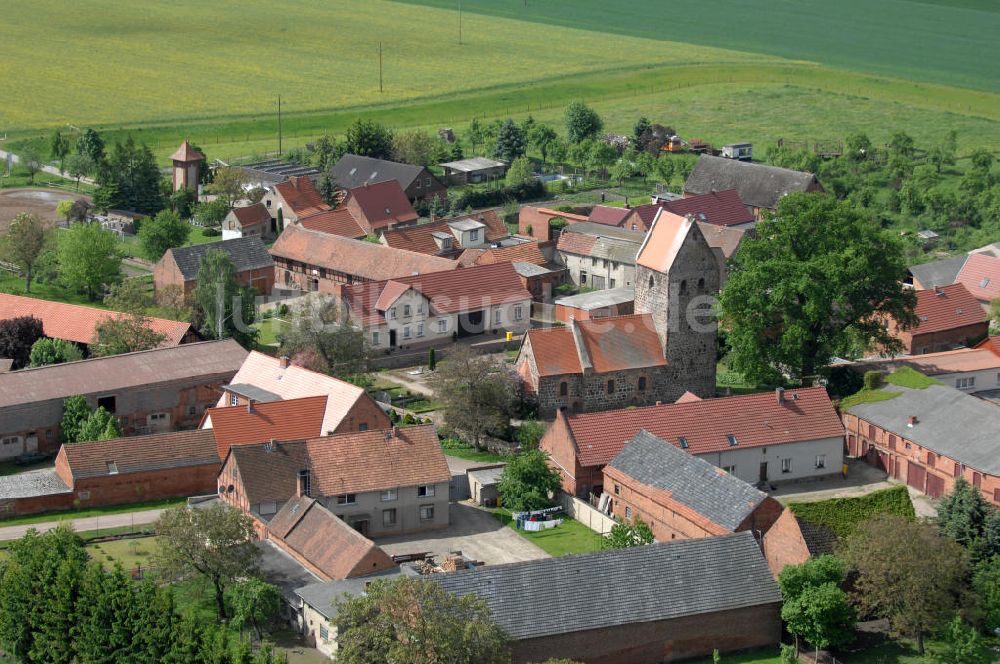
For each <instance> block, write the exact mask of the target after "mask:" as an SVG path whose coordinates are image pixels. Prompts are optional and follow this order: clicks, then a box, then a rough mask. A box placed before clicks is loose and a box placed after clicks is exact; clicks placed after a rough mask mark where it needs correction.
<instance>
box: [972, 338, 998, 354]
mask: <svg viewBox="0 0 1000 664" xmlns="http://www.w3.org/2000/svg"><path fill="white" fill-rule="evenodd" d="M976 348H985V349H987V350H989V351H990V352H992V353H993V354H995V355H998V356H1000V334H991V335H990V336H988V337H986V338H985V339H983V340H982V341H980V342H979V343H978V344H976Z"/></svg>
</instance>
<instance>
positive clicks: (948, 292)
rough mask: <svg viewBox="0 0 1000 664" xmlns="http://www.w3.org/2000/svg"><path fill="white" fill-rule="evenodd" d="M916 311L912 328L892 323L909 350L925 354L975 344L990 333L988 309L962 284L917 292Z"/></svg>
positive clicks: (892, 329)
mask: <svg viewBox="0 0 1000 664" xmlns="http://www.w3.org/2000/svg"><path fill="white" fill-rule="evenodd" d="M914 313H915V314H916V316H917V319H918V322H917V325H916V327H913V328H911V329H909V330H902V329H899V328H898V326H897V325H896V324H895V321H890V322H889V331H890V333H891V334H892V335H893V336H894V337H896V338H897V339H899V340H900V342H902V344H903V351H904V352H906V353H914V354H918V355H923V354H924V353H932V352H936V351H941V350H950V349H953V348H956V347H958V346H968V345H972V344H975V343H978V342H979V341H980V340H981V339H984V338H986V335H987V334H988V332H989V320H988V319H987V316H986V312H985V311H983V308H982V307H981V306H979V302H977V301H976V299H975V298H974V297H973V296H972V295H971V294H970V293H969V291H968V290H967V289H966V288H965V286H963V285H962V284H960V283H956V284H951V285H950V286H940V287H936V288H933V289H931V290H924V291H917V306H916V307H915V309H914Z"/></svg>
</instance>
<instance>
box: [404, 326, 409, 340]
mask: <svg viewBox="0 0 1000 664" xmlns="http://www.w3.org/2000/svg"><path fill="white" fill-rule="evenodd" d="M403 338H404V339H409V338H410V326H409V325H407V326H405V327H404V328H403Z"/></svg>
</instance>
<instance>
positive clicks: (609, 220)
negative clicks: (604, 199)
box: [587, 205, 653, 230]
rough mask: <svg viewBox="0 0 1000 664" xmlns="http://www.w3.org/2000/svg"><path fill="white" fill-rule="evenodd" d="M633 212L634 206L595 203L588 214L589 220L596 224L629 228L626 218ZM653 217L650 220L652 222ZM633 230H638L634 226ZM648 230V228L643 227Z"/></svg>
mask: <svg viewBox="0 0 1000 664" xmlns="http://www.w3.org/2000/svg"><path fill="white" fill-rule="evenodd" d="M632 212H633V210H632V208H629V207H628V206H625V207H613V206H610V205H595V206H594V207H593V208H592V209H591V210H590V214H589V215H587V221H589V222H591V223H594V224H602V225H604V226H614V227H616V228H628V226H625V225H624V224H625V219H626V217H628V216H629V215H631V214H632ZM652 221H653V220H652V217H651V218H650V222H652ZM632 230H638V229H636V228H633V229H632ZM643 230H648V229H643Z"/></svg>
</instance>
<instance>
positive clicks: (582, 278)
mask: <svg viewBox="0 0 1000 664" xmlns="http://www.w3.org/2000/svg"><path fill="white" fill-rule="evenodd" d="M580 283H581V284H585V283H587V273H586V272H584V271H583V270H580Z"/></svg>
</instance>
